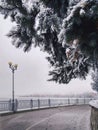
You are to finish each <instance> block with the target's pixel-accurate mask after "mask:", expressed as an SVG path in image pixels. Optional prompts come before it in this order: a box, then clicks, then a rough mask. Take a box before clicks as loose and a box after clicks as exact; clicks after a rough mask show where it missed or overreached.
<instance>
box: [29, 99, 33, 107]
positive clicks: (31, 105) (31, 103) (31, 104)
mask: <svg viewBox="0 0 98 130" xmlns="http://www.w3.org/2000/svg"><path fill="white" fill-rule="evenodd" d="M30 108H31V109H32V108H33V100H32V99H31V100H30Z"/></svg>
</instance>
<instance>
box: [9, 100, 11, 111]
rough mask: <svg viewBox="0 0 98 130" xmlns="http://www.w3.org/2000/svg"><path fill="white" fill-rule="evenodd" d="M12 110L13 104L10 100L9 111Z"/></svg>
mask: <svg viewBox="0 0 98 130" xmlns="http://www.w3.org/2000/svg"><path fill="white" fill-rule="evenodd" d="M11 110H12V104H11V99H10V100H9V111H11Z"/></svg>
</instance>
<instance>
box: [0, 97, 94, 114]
mask: <svg viewBox="0 0 98 130" xmlns="http://www.w3.org/2000/svg"><path fill="white" fill-rule="evenodd" d="M91 100H93V99H91V98H50V99H44V98H43V99H30V100H23V99H22V100H20V99H18V100H17V99H15V102H14V106H15V111H20V110H30V109H40V108H49V107H58V106H68V105H82V104H89V102H90V101H91ZM6 111H7V112H11V111H12V100H6V101H0V112H6Z"/></svg>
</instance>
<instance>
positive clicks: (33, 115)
mask: <svg viewBox="0 0 98 130" xmlns="http://www.w3.org/2000/svg"><path fill="white" fill-rule="evenodd" d="M90 111H91V110H90V107H89V106H88V105H80V106H68V107H58V108H51V109H43V110H35V111H31V112H25V113H17V114H13V115H8V116H1V117H0V130H90Z"/></svg>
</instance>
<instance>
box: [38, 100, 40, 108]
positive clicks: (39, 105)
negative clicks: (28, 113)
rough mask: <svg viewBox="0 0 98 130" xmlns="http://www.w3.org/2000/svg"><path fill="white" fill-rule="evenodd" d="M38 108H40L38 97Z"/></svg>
mask: <svg viewBox="0 0 98 130" xmlns="http://www.w3.org/2000/svg"><path fill="white" fill-rule="evenodd" d="M38 108H40V99H38Z"/></svg>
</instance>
